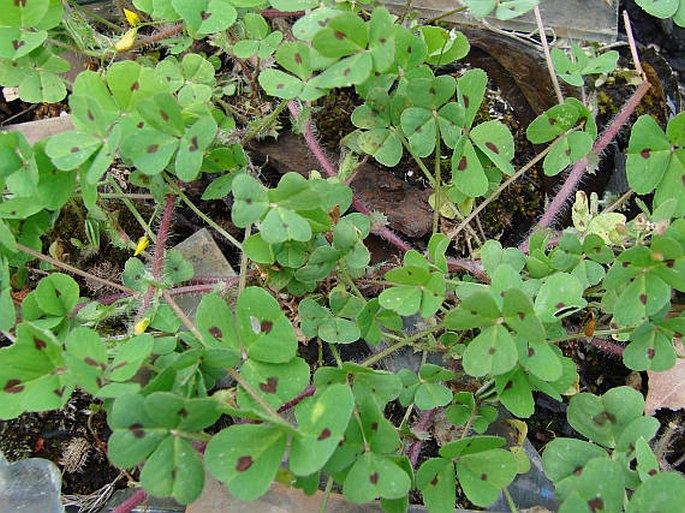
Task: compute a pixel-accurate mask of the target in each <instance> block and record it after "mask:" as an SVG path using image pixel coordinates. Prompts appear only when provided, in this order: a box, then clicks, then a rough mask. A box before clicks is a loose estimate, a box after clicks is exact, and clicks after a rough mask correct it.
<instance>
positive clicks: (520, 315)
mask: <svg viewBox="0 0 685 513" xmlns="http://www.w3.org/2000/svg"><path fill="white" fill-rule="evenodd" d="M518 316H519V319H521V320H523V319H525V318H526V314H525V313H524V312H519V313H518Z"/></svg>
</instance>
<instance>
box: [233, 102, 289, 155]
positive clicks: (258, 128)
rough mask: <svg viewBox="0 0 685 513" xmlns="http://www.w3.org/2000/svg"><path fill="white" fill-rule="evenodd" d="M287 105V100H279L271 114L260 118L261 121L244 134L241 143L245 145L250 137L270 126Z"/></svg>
mask: <svg viewBox="0 0 685 513" xmlns="http://www.w3.org/2000/svg"><path fill="white" fill-rule="evenodd" d="M287 106H288V100H281V103H279V104H278V106H277V107H276V108H275V109H274V110H273V111H272V112H271V114H269V115H268V116H267V117H265V118H264V119H262V121H261V122H260V123H258V124H257V126H256V127H255V128H253V129H251V130H250V131H249V132H248V133H247V134H245V137H243V140H242V141H241V144H242V145H243V146H245V145H246V144H247V143H249V142H250V141H251V140H252V139H254V138H255V137H257V136H258V135H259V134H261V133H262V132H263V131H264V130H265V129H266V128H268V127H270V126H271V124H272V123H274V121H276V119H278V116H280V114H281V112H283V109H285V108H286V107H287Z"/></svg>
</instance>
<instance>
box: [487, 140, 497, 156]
mask: <svg viewBox="0 0 685 513" xmlns="http://www.w3.org/2000/svg"><path fill="white" fill-rule="evenodd" d="M485 146H486V147H487V148H488V149H489V150H490V151H491V152H493V153H497V154H499V150H498V149H497V146H495V145H494V143H491V142H486V143H485Z"/></svg>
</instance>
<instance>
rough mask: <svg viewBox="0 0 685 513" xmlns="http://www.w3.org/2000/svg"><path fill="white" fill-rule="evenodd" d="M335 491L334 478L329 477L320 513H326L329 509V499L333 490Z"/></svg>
mask: <svg viewBox="0 0 685 513" xmlns="http://www.w3.org/2000/svg"><path fill="white" fill-rule="evenodd" d="M332 489H333V478H332V477H331V476H328V478H327V479H326V488H324V490H323V496H322V497H321V504H320V505H319V513H326V508H327V507H328V498H329V497H330V495H331V490H332Z"/></svg>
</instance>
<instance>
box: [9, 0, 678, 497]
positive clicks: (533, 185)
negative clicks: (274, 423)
mask: <svg viewBox="0 0 685 513" xmlns="http://www.w3.org/2000/svg"><path fill="white" fill-rule="evenodd" d="M625 4H626V8H627V9H628V11H629V13H630V15H631V19H632V22H633V30H634V31H635V34H636V37H637V39H638V40H644V41H651V42H654V43H655V45H656V46H657V47H658V50H659V52H658V53H659V54H660V55H662V56H663V57H665V58H666V59H667V60H668V63H669V64H670V65H671V66H672V68H673V71H674V72H673V76H672V77H668V76H666V75H667V74H668V71H667V72H666V73H664V66H663V62H662V61H660V59H659V58H658V56H656V52H654V50H651V51H650V50H644V51H643V58H645V62H647V66H646V68H647V72H648V76H649V77H650V81H652V82H653V84H654V85H655V86H658V87H655V88H654V91H652V93H651V94H652V97H651V99H650V98H648V99H647V101H646V102H645V108H646V109H652V110H651V112H653V113H654V112H655V113H656V114H657V115H658V117H660V119H661V121H662V122H665V121H666V120H667V119H668V115H669V111H668V109H669V103H668V97H669V95H670V96H671V97H673V96H677V92H676V93H674V91H673V88H674V87H675V88H676V89H677V88H678V87H680V88H681V90H685V88H684V84H685V30H683V29H680V28H677V27H673V26H672V25H669V23H668V22H663V21H658V20H654V19H652V18H650V17H648V16H645V15H644V13H643V12H642V11H641V10H640V9H639V8H637V7H636V6H635V5H634V2H633V0H629V1H626V2H625ZM478 37H479V36H477V35H474V36H473V41H472V42H473V44H474V47H476V48H475V49H474V51H473V52H472V54H471V55H470V57H469V61H470V62H469V64H470V65H473V66H478V67H483V68H485V69H487V70H488V74H489V76H490V77H491V83H490V90H489V92H488V103H487V106H486V107H485V108H486V109H487V110H488V111H489V112H488V114H492V113H493V112H494V113H495V115H496V116H498V117H499V118H501V119H503V120H504V122H505V123H507V124H508V126H509V127H510V128H511V129H512V131H513V132H514V133H515V139H516V147H517V154H516V155H517V157H516V158H517V159H518V160H517V161H516V162H515V166H516V167H520V166H521V165H523V164H524V163H525V162H527V161H528V160H529V159H530V158H531V156H532V155H534V154H535V151H536V149H535V148H534V147H532V146H531V145H529V144H528V143H527V141H526V139H525V133H524V128H525V127H526V126H527V125H528V123H529V122H530V120H531V119H533V117H534V114H535V112H539V111H540V110H544V108H546V107H545V105H546V103H547V102H549V99H550V98H552V95H551V94H550V91H551V90H550V89H548V87H547V86H546V82H547V78H546V76H545V75H546V71H545V70H544V69H543V70H542V71H540V70H538V73H542V74H541V75H539V76H540V78H539V80H538V79H535V80H533V79H531V76H530V75H529V74H526V73H527V72H525V73H523V76H525V80H524V79H522V78H521V76H519V75H517V73H519V74H520V73H521V71H518V72H517V73H514V74H512V70H514V69H515V67H516V60H515V59H514V60H513V61H512V57H511V56H512V54H511V50H507V49H502V48H499V49H497V50H496V51H491V52H490V53H489V52H487V51H486V49H487V48H482V47H488V45H490V46H489V48H490V49H491V50H492V48H493V47H492V46H491V43H492V41H491V40H485V39H482V40H481V44H480V46H481V48H478V45H477V44H476V43H477V41H478ZM480 37H485V36H480ZM650 55H651V57H650ZM518 65H519V67H520V63H519V64H518ZM650 68H651V70H653V71H651V70H650ZM526 69H534V66H533V65H532V64H531V65H530V68H526ZM454 72H455V73H458V70H455V71H454ZM660 75H661V76H662V78H660V77H659V76H660ZM671 78H675V79H677V81H678V83H676V84H675V86H674V84H673V82H672V81H671V80H670V79H671ZM536 83H539V84H541V85H540V86H539V87H537V86H536V87H531V84H536ZM629 90H630V88H629V87H628V86H627V84H626V83H625V81H623V82H621V80H617V81H616V82H614V83H613V84H609V85H608V86H606V87H604V88H603V89H602V90H601V92H600V95H603V96H600V97H599V104H600V119H599V122H600V124H603V123H606V122H607V120H609V119H610V118H611V117H612V116H613V114H615V110H616V109H617V108H618V107H620V105H621V104H622V101H623V99H625V97H626V94H629V93H628V91H629ZM503 98H506V100H503ZM327 102H332V103H327ZM356 102H357V99H356V98H355V96H354V94H353V92H351V91H340V92H339V93H338V94H337V95H336V96H334V97H333V96H331V97H330V98H327V99H326V100H325V101H324V102H322V103H321V104H320V105H319V106H318V107H320V108H319V110H316V109H315V120H316V124H317V127H318V135H319V136H321V137H322V139H323V142H324V144H325V146H326V147H327V149H328V150H329V152H330V153H331V156H333V157H336V155H337V153H338V152H339V150H340V148H339V142H340V140H341V139H342V138H343V137H344V136H345V135H346V134H347V133H349V132H351V131H352V130H353V129H354V127H353V126H352V125H351V123H350V122H349V116H350V114H351V112H352V110H354V107H355V106H356ZM548 106H549V105H547V107H548ZM602 109H603V111H602ZM63 110H67V106H66V104H64V103H62V104H56V105H43V106H33V105H27V104H23V103H22V102H20V101H15V102H12V103H9V104H7V103H2V102H0V124H6V123H10V122H11V123H18V122H22V121H30V120H35V119H42V118H44V117H51V115H52V116H54V115H55V114H56V113H59V112H60V111H63ZM643 112H644V111H643ZM640 113H641V112H640ZM638 114H639V113H638ZM283 121H284V123H286V124H287V120H286V119H285V118H284V119H283ZM626 144H627V140H626V137H625V136H624V137H623V138H619V139H618V141H617V146H616V147H615V148H614V149H613V150H612V151H613V153H610V154H609V155H608V156H607V157H606V158H605V162H606V164H605V165H606V166H607V167H606V168H604V169H605V170H606V169H613V168H614V167H615V166H614V162H617V161H619V160H620V156H621V152H622V151H624V149H625V146H626ZM250 150H251V155H252V158H253V159H254V163H255V164H266V167H264V169H263V170H262V173H263V174H264V176H265V177H266V178H267V179H271V180H274V181H275V180H277V178H278V176H279V175H280V174H282V173H285V172H288V171H297V172H303V173H307V172H308V171H309V170H311V169H315V168H317V167H318V165H317V163H316V162H315V161H314V160H313V159H312V157H311V156H310V154H309V151H308V149H307V148H306V146H305V145H304V143H303V141H302V139H301V138H300V137H298V136H294V135H293V134H292V133H290V132H284V133H283V134H281V135H280V136H279V138H278V140H271V139H269V140H265V141H261V142H259V143H254V144H252V145H251V147H250ZM334 161H335V158H334ZM267 163H268V164H267ZM610 174H611V173H609V172H601V170H600V173H598V174H597V176H598V178H596V179H592V180H589V182H588V184H587V185H589V186H590V187H591V188H592V189H593V190H598V191H603V190H605V189H606V187H607V183H608V182H609V179H610ZM207 183H208V180H206V179H205V180H201V181H198V182H195V183H193V184H189V186H188V188H187V190H186V192H187V194H188V195H189V197H190V198H191V200H192V201H193V202H194V203H195V204H196V205H198V206H199V207H200V209H201V210H203V211H204V212H206V213H207V214H208V215H209V216H210V217H212V219H214V220H215V221H216V222H217V223H218V224H220V225H221V226H222V227H223V228H225V229H226V230H227V231H229V232H230V233H231V234H233V235H235V236H236V237H238V238H240V237H241V231H240V230H238V229H237V228H236V227H235V226H233V225H232V223H231V221H230V202H225V201H210V202H205V201H202V200H201V199H200V196H201V195H202V192H203V190H204V188H205V187H206V185H207ZM554 186H555V182H554V181H551V180H548V179H545V178H544V177H542V175H541V171H540V170H539V169H537V170H536V169H534V170H532V172H531V174H530V177H529V178H527V179H526V180H522V181H520V182H519V183H518V184H517V185H515V186H513V187H511V188H510V189H509V190H508V191H507V193H506V194H504V195H503V196H502V197H501V198H500V199H499V200H498V201H496V202H494V203H493V204H492V205H491V206H490V207H489V208H488V209H487V210H486V211H485V212H484V213H483V214H482V215H481V216H480V224H481V228H480V229H481V230H482V234H483V235H485V236H486V237H489V238H491V237H494V238H499V239H500V240H501V241H502V243H503V245H505V246H507V245H515V244H517V243H518V242H520V241H521V240H522V239H523V238H524V237H525V235H526V234H527V233H528V231H529V229H530V227H531V226H532V223H533V222H534V220H535V219H536V218H537V216H538V215H539V213H540V211H541V209H542V208H543V206H544V202H545V198H546V196H547V195H548V194H550V193H551V192H552V191H553V189H554ZM352 187H353V188H354V189H355V192H356V193H357V194H358V195H359V196H360V198H361V199H362V200H363V201H365V202H366V203H367V204H369V205H373V206H374V207H375V208H377V209H378V210H380V211H383V212H385V214H386V215H387V216H388V221H389V224H390V226H391V227H392V228H393V229H395V230H397V231H398V232H399V233H401V234H402V235H403V236H404V237H406V238H407V239H410V240H411V241H412V242H414V243H415V244H417V245H418V246H421V245H422V244H425V241H426V236H427V234H428V233H429V232H430V229H431V223H432V213H431V211H430V209H429V208H428V207H427V198H428V195H429V190H427V188H426V185H425V183H424V182H423V180H422V179H421V178H420V172H419V171H418V170H417V169H416V168H415V167H414V165H413V164H412V163H411V162H409V161H403V162H402V163H401V164H400V165H399V166H397V168H395V169H387V168H383V167H382V166H379V165H378V164H376V163H374V162H372V159H370V160H369V161H367V162H366V163H364V165H363V166H361V167H360V169H359V171H358V173H357V175H356V178H355V180H354V181H353V182H352ZM141 192H142V191H141ZM522 198H524V200H523V201H522ZM109 207H110V208H111V210H113V211H115V210H118V211H119V212H120V217H119V225H120V226H121V228H122V231H123V232H124V233H126V234H128V236H129V237H131V238H135V237H137V235H138V233H139V227H138V225H137V223H136V222H135V220H133V219H130V218H129V216H128V215H127V214H126V213H127V212H128V210H127V209H126V208H124V207H123V206H122V205H120V204H117V203H116V202H114V201H113V202H111V203H109ZM139 208H141V209H143V210H144V212H145V213H144V214H143V217H145V218H147V217H148V216H149V215H150V214H151V212H152V208H153V207H152V205H151V204H148V205H147V206H146V204H145V203H141V204H139ZM83 215H85V214H84V212H83V209H82V207H81V206H79V205H70V206H69V207H67V208H65V209H64V210H63V212H62V214H61V216H60V218H59V219H58V221H57V223H56V225H55V227H54V228H53V230H52V231H51V233H49V234H48V235H46V237H45V239H44V240H45V242H46V247H47V246H48V245H49V244H50V243H55V244H56V246H55V247H56V248H57V249H58V250H59V251H60V255H61V256H62V257H64V258H65V260H68V261H69V263H71V264H73V265H76V266H77V267H81V268H84V269H89V270H97V271H98V273H100V274H106V275H111V276H117V275H118V274H119V273H120V272H121V268H122V266H123V263H124V262H125V260H126V259H127V258H128V257H129V256H130V255H129V253H128V252H127V251H125V250H123V249H120V248H117V247H116V246H115V245H114V244H112V243H111V239H110V238H109V237H108V236H107V235H105V237H104V238H103V244H102V249H101V251H100V252H90V253H87V252H82V251H80V250H79V248H78V247H77V246H76V245H74V244H73V243H72V239H78V240H80V241H84V240H85V233H83V232H81V231H80V229H79V231H74V227H75V226H79V225H80V224H79V223H74V222H73V219H75V218H78V217H82V216H83ZM202 226H203V222H202V220H201V219H200V218H199V217H197V216H196V215H195V214H193V213H192V212H191V211H190V210H189V209H187V208H186V207H184V206H181V205H179V207H178V208H177V210H176V212H175V216H174V230H173V233H174V240H172V241H171V242H172V243H174V242H178V241H180V240H182V239H184V238H185V237H186V236H188V235H190V234H192V233H194V232H195V231H197V230H198V229H199V228H201V227H202ZM216 240H217V243H218V244H219V245H220V247H221V248H222V250H223V251H224V252H225V254H226V256H227V258H228V259H229V261H230V263H231V264H232V265H233V266H234V267H236V266H238V265H239V255H238V254H237V253H236V252H235V251H234V249H233V248H232V247H231V246H230V245H228V244H226V243H225V242H224V241H223V240H221V238H220V237H217V238H216ZM369 243H370V245H371V247H372V248H374V254H375V257H376V259H377V260H384V259H388V258H389V256H391V255H389V254H388V250H389V248H388V246H387V245H386V244H384V243H383V242H380V241H379V240H373V239H372V240H370V241H369ZM464 247H465V246H464ZM458 256H462V255H458ZM102 262H105V263H109V265H110V268H107V269H105V268H103V267H102V266H104V265H105V264H103V263H102ZM98 266H101V267H100V268H99V269H98ZM33 278H35V276H33ZM30 283H31V280H29V281H27V283H26V284H27V286H29V285H30ZM80 285H81V286H82V290H84V291H88V293H89V295H91V297H98V295H99V294H106V293H107V291H105V290H94V289H93V288H92V286H91V285H90V284H88V283H86V282H85V281H83V280H81V281H80ZM568 322H569V323H570V324H571V325H575V326H576V329H577V326H580V325H582V319H580V318H578V319H576V318H573V317H572V318H570V320H569V321H568ZM113 329H116V327H115V328H113ZM6 343H7V341H4V344H6ZM314 349H315V348H313V347H309V348H304V349H303V351H304V352H305V353H307V352H312V351H313V350H314ZM563 349H564V351H565V353H566V354H567V355H569V356H572V357H573V358H574V360H575V361H576V363H578V365H579V368H580V374H581V376H580V378H581V387H582V388H583V389H584V390H588V391H591V392H593V393H596V394H601V393H603V392H604V391H606V390H608V389H609V388H611V387H614V386H619V385H624V384H626V383H630V384H631V385H632V386H635V387H636V388H638V389H640V387H642V389H644V387H645V383H646V377H645V376H644V375H643V374H638V375H635V373H630V372H629V371H628V370H627V369H626V368H625V367H624V366H623V365H622V364H621V362H620V361H619V360H618V359H616V358H615V357H611V356H607V355H605V354H603V353H601V352H599V351H598V350H597V349H595V348H593V347H589V346H583V345H574V344H568V345H567V346H565V347H564V348H563ZM358 350H359V351H360V352H363V351H366V349H365V348H362V347H361V346H360V347H359V349H358ZM345 351H346V352H348V351H349V352H350V353H349V354H344V355H343V356H344V357H345V358H350V359H358V358H360V352H357V351H356V350H355V347H348V346H345ZM310 356H311V357H312V358H315V357H316V355H315V354H314V353H312V354H311V355H310ZM536 399H537V400H536V404H537V408H536V415H535V417H534V418H532V419H529V421H528V424H529V439H530V440H531V442H532V443H533V445H534V446H535V447H536V449H538V450H541V449H542V448H543V447H544V445H545V444H546V443H547V442H549V441H550V440H551V439H553V438H555V437H557V436H576V437H578V436H579V435H578V434H577V433H575V432H574V431H573V429H572V428H571V427H570V426H569V425H568V423H567V422H566V418H565V409H566V406H565V404H563V403H557V402H555V401H553V400H550V399H549V398H547V397H546V396H544V395H542V394H540V395H538V396H537V398H536ZM657 418H659V420H660V421H661V422H662V426H666V425H667V424H668V423H669V422H671V421H677V422H679V423H681V424H682V418H680V417H677V415H676V414H675V413H673V412H668V411H660V412H659V413H658V414H657ZM221 422H223V423H226V422H227V419H223V420H222V421H221ZM223 425H224V424H222V426H223ZM662 432H663V428H662V431H661V432H660V434H659V435H658V436H661V433H662ZM108 436H109V430H108V428H107V425H106V421H105V418H104V413H103V411H102V410H101V408H100V405H99V404H98V403H97V402H94V401H93V400H92V398H90V397H88V396H87V395H85V394H83V393H80V392H77V393H76V394H75V395H74V396H73V397H72V399H71V400H70V401H69V402H68V403H67V405H66V406H65V408H64V409H63V410H61V411H58V412H41V413H31V414H25V415H22V416H21V417H19V418H17V419H14V420H11V421H7V422H3V421H0V449H2V451H3V452H4V454H5V456H6V457H7V458H8V459H9V460H11V461H15V460H18V459H23V458H30V457H41V458H47V459H50V460H52V461H54V462H56V463H57V464H58V465H59V466H60V468H61V469H63V480H64V481H63V482H64V487H63V493H64V494H81V495H88V494H91V493H93V492H96V491H97V490H98V489H100V488H101V487H103V486H104V485H106V484H108V483H111V482H112V481H115V480H116V479H117V478H118V477H120V471H119V470H118V469H115V468H113V467H112V466H110V465H108V463H107V459H106V456H105V452H104V451H103V447H104V445H103V444H106V441H107V438H108ZM670 447H671V449H672V452H670V453H667V454H666V455H665V461H666V462H669V463H673V462H675V461H676V460H677V459H678V457H679V455H680V454H682V453H683V452H685V436H683V434H682V432H681V433H680V434H677V435H676V436H675V437H674V438H673V439H672V440H671V444H670ZM436 449H437V446H436V445H435V444H431V443H430V442H429V443H426V444H425V445H424V448H423V453H422V457H430V455H432V454H434V452H435V451H436ZM676 468H677V469H678V470H681V471H685V463H682V462H681V463H680V465H679V466H678V467H676ZM125 481H126V480H125V479H120V480H119V481H118V483H119V485H121V486H124V485H125ZM414 498H415V499H417V500H418V499H420V497H418V496H417V497H414Z"/></svg>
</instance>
